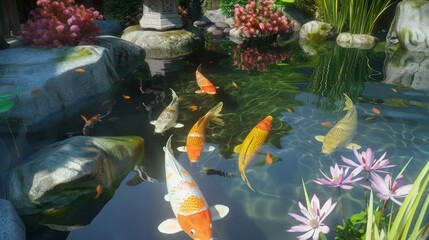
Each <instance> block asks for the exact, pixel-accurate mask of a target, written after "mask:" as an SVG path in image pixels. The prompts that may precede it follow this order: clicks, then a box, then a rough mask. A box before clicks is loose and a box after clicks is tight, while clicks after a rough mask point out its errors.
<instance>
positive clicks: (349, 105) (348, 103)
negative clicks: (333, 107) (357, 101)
mask: <svg viewBox="0 0 429 240" xmlns="http://www.w3.org/2000/svg"><path fill="white" fill-rule="evenodd" d="M343 94H344V97H345V99H346V106H345V107H344V108H343V110H349V109H351V108H352V107H353V102H352V100H351V99H350V98H349V96H347V94H345V93H343Z"/></svg>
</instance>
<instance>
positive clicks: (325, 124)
mask: <svg viewBox="0 0 429 240" xmlns="http://www.w3.org/2000/svg"><path fill="white" fill-rule="evenodd" d="M320 125H322V126H324V127H332V126H334V125H332V123H330V122H322V123H320Z"/></svg>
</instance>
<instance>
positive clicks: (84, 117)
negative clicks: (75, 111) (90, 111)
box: [80, 115, 88, 122]
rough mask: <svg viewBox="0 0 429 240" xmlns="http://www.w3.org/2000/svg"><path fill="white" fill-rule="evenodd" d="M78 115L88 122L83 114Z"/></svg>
mask: <svg viewBox="0 0 429 240" xmlns="http://www.w3.org/2000/svg"><path fill="white" fill-rule="evenodd" d="M80 116H81V117H82V119H83V121H85V122H88V119H86V117H85V116H83V115H80Z"/></svg>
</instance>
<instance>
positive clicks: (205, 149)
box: [203, 146, 216, 152]
mask: <svg viewBox="0 0 429 240" xmlns="http://www.w3.org/2000/svg"><path fill="white" fill-rule="evenodd" d="M215 149H216V148H215V147H213V146H207V147H206V146H205V147H204V149H203V151H204V152H213V151H214V150H215Z"/></svg>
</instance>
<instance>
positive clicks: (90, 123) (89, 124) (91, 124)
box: [80, 114, 101, 136]
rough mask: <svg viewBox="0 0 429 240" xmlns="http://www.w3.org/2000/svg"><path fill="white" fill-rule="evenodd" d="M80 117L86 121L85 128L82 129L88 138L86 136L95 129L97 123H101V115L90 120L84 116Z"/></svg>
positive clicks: (96, 115)
mask: <svg viewBox="0 0 429 240" xmlns="http://www.w3.org/2000/svg"><path fill="white" fill-rule="evenodd" d="M80 116H81V117H82V119H83V120H84V121H85V125H84V126H83V129H82V133H83V135H85V136H86V134H88V132H89V129H90V128H93V127H94V125H95V123H97V122H100V121H101V114H95V115H94V116H92V117H91V118H90V119H89V120H88V119H86V117H85V116H83V115H80Z"/></svg>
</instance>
